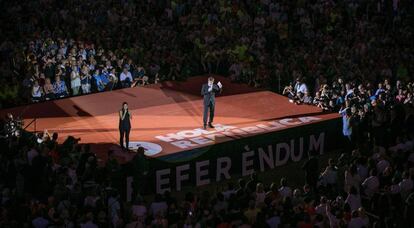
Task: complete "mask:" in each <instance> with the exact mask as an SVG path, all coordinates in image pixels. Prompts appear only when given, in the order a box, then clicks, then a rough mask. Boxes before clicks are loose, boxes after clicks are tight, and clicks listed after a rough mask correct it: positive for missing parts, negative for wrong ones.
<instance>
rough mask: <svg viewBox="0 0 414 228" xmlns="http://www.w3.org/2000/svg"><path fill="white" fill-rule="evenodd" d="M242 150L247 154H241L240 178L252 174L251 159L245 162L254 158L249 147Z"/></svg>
mask: <svg viewBox="0 0 414 228" xmlns="http://www.w3.org/2000/svg"><path fill="white" fill-rule="evenodd" d="M244 149H245V150H247V151H248V152H245V153H243V154H242V176H247V175H250V174H252V173H253V172H254V167H253V159H249V160H247V159H248V158H251V157H253V156H254V151H253V150H252V151H249V150H250V149H249V146H245V147H244Z"/></svg>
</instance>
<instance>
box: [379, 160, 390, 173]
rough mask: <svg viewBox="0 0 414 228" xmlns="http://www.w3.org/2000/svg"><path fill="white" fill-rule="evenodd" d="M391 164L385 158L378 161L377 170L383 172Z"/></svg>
mask: <svg viewBox="0 0 414 228" xmlns="http://www.w3.org/2000/svg"><path fill="white" fill-rule="evenodd" d="M389 166H390V163H389V162H388V161H387V160H385V159H382V160H380V161H379V162H378V163H377V171H378V173H383V172H384V170H385V169H386V168H387V167H389Z"/></svg>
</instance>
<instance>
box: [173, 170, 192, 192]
mask: <svg viewBox="0 0 414 228" xmlns="http://www.w3.org/2000/svg"><path fill="white" fill-rule="evenodd" d="M189 169H190V164H185V165H180V166H177V167H175V175H176V178H175V180H176V182H175V183H176V185H175V189H177V191H181V183H182V182H183V181H185V180H189V179H190V175H189V174H188V173H187V174H184V175H182V174H181V173H182V172H183V171H185V170H189Z"/></svg>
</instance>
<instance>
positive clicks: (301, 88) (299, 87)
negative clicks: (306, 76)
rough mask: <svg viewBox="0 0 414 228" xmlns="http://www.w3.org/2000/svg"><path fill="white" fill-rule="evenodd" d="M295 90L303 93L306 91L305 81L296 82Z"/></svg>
mask: <svg viewBox="0 0 414 228" xmlns="http://www.w3.org/2000/svg"><path fill="white" fill-rule="evenodd" d="M295 88H296V92H301V93H302V94H305V93H306V92H308V87H307V86H306V84H305V83H300V84H299V83H297V84H296V86H295Z"/></svg>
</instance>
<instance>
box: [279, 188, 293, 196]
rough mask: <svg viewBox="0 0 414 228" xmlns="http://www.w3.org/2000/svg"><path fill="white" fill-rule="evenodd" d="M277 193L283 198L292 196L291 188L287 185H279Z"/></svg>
mask: <svg viewBox="0 0 414 228" xmlns="http://www.w3.org/2000/svg"><path fill="white" fill-rule="evenodd" d="M279 193H280V195H281V196H282V197H283V198H285V197H292V189H291V188H289V187H287V186H282V187H280V188H279Z"/></svg>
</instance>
